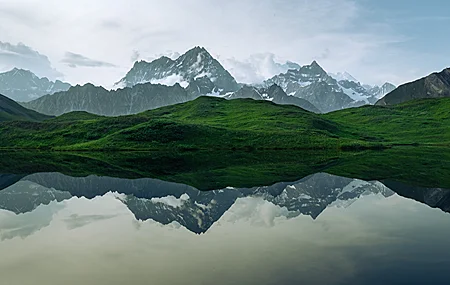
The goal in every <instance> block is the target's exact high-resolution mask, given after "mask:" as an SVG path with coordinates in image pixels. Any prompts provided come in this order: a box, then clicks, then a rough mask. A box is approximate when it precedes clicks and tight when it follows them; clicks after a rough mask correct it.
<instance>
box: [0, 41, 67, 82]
mask: <svg viewBox="0 0 450 285" xmlns="http://www.w3.org/2000/svg"><path fill="white" fill-rule="evenodd" d="M14 67H17V68H21V69H27V70H32V71H33V72H34V73H35V74H37V75H39V76H46V77H48V78H50V79H51V80H54V79H55V78H59V77H62V74H61V73H60V72H58V71H57V70H55V69H54V68H53V67H52V64H51V63H50V60H49V59H48V57H47V56H45V55H43V54H40V53H39V52H37V51H35V50H33V49H32V48H31V47H29V46H26V45H24V44H22V43H18V44H16V45H13V44H11V43H8V42H1V41H0V71H7V70H10V69H12V68H14Z"/></svg>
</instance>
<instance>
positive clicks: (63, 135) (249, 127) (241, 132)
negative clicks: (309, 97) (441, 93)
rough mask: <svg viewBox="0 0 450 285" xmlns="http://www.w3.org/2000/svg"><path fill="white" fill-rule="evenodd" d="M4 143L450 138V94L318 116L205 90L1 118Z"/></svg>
mask: <svg viewBox="0 0 450 285" xmlns="http://www.w3.org/2000/svg"><path fill="white" fill-rule="evenodd" d="M0 132H1V136H0V148H3V149H14V148H16V149H52V150H89V151H91V150H167V149H181V150H186V149H199V150H230V149H272V150H276V149H339V148H341V149H356V148H384V147H390V146H393V145H398V144H427V145H447V144H449V143H450V99H448V98H444V99H428V100H419V101H412V102H409V103H406V104H402V105H397V106H392V107H380V106H366V107H361V108H353V109H347V110H342V111H338V112H333V113H330V114H326V115H318V114H314V113H310V112H307V111H305V110H303V109H301V108H298V107H295V106H286V105H276V104H273V103H271V102H267V101H254V100H251V99H237V100H224V99H220V98H212V97H200V98H198V99H196V100H194V101H191V102H187V103H183V104H178V105H173V106H169V107H163V108H160V109H156V110H151V111H147V112H144V113H141V114H137V115H131V116H122V117H102V116H96V115H91V114H88V113H84V112H75V113H70V114H66V115H62V116H60V117H57V118H54V119H50V120H46V121H43V122H23V121H22V122H3V123H0Z"/></svg>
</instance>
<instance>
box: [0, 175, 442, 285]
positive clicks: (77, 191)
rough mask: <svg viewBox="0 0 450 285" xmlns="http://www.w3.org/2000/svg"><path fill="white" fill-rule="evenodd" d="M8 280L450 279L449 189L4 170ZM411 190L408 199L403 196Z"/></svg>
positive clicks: (0, 194)
mask: <svg viewBox="0 0 450 285" xmlns="http://www.w3.org/2000/svg"><path fill="white" fill-rule="evenodd" d="M0 189H1V191H0V209H1V210H0V252H1V256H2V257H1V258H0V278H1V282H0V284H5V285H28V284H30V285H31V284H55V285H56V284H58V285H59V284H66V285H71V284H74V285H75V284H77V285H78V284H86V285H88V284H98V285H103V284H104V285H106V284H108V285H111V284H137V285H140V284H218V285H221V284H450V278H449V277H448V268H450V242H449V238H450V214H448V213H447V212H449V211H450V191H449V190H446V189H438V188H434V189H427V188H420V187H413V186H409V185H405V184H401V183H396V182H390V181H383V182H374V181H372V182H365V181H361V180H356V179H350V178H344V177H338V176H332V175H329V174H325V173H318V174H315V175H311V176H308V177H306V178H304V179H302V180H299V181H296V182H290V183H277V184H275V185H272V186H268V187H255V188H246V189H236V188H231V187H229V188H226V189H220V190H215V191H209V192H201V191H198V190H197V189H195V188H193V187H191V186H187V185H183V184H176V183H171V182H164V181H161V180H156V179H136V180H128V179H119V178H109V177H97V176H89V177H85V178H74V177H70V176H66V175H63V174H59V173H38V174H32V175H28V176H24V177H23V176H17V175H7V174H4V175H0ZM407 197H409V198H407Z"/></svg>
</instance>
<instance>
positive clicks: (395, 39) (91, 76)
mask: <svg viewBox="0 0 450 285" xmlns="http://www.w3.org/2000/svg"><path fill="white" fill-rule="evenodd" d="M131 1H132V2H131V3H132V4H131V5H130V2H129V1H125V0H117V1H108V0H98V1H90V0H77V1H75V0H66V1H53V0H51V1H50V0H49V1H40V0H24V1H15V0H0V35H1V40H2V41H6V42H14V43H16V42H21V41H26V42H27V44H29V45H31V46H33V48H35V49H38V50H40V51H42V52H45V54H46V55H47V56H48V57H49V58H50V60H51V61H52V62H53V64H54V67H55V68H56V69H58V70H59V71H61V72H63V73H64V74H65V77H66V80H68V81H69V82H71V83H72V84H76V83H80V84H83V83H86V82H93V83H95V84H102V85H107V84H112V83H113V82H117V80H119V79H120V78H121V77H123V75H124V74H125V73H126V72H127V71H128V70H129V69H130V68H131V67H132V64H130V55H132V54H133V56H132V57H131V58H132V59H133V60H138V59H145V60H150V59H152V58H154V55H160V54H164V53H165V51H169V50H170V51H174V55H175V54H176V52H178V53H183V52H185V51H186V50H188V49H190V48H192V47H194V46H204V47H206V48H207V49H208V50H209V51H210V52H211V53H212V54H219V55H220V61H221V62H222V63H223V64H224V65H225V66H230V68H234V69H235V71H234V72H235V73H236V74H237V75H236V77H238V79H239V78H242V80H240V81H243V82H245V81H246V82H252V81H259V80H260V79H261V78H263V77H267V75H272V74H273V73H274V72H277V67H276V65H273V66H270V65H264V60H265V59H263V60H260V62H261V63H256V62H254V59H252V57H254V56H253V55H255V54H256V55H260V54H275V55H277V57H275V62H277V63H281V64H282V63H283V62H285V61H286V60H290V61H293V62H297V63H299V64H301V65H304V64H309V63H311V62H312V61H313V60H315V59H316V60H319V63H320V64H321V65H322V66H323V67H324V68H325V69H326V70H327V71H331V72H338V71H348V72H349V73H351V74H354V75H355V76H356V77H357V78H360V80H361V81H363V82H366V83H369V84H373V83H377V82H374V81H394V83H401V81H404V80H409V79H412V78H411V77H412V76H416V75H417V74H416V73H414V74H410V73H408V72H405V71H409V70H416V69H417V70H419V71H418V73H420V75H425V74H426V73H427V72H429V71H432V70H441V69H442V68H443V67H444V66H443V65H445V64H446V58H445V51H442V52H440V53H439V56H434V55H432V52H430V54H431V55H430V54H425V53H423V52H420V51H418V50H417V45H413V44H409V45H408V44H404V45H403V46H401V47H400V45H399V44H398V43H399V41H404V38H405V35H403V34H402V33H403V30H399V25H396V24H395V23H392V22H389V21H385V18H387V17H390V18H399V17H394V16H392V13H393V12H392V11H391V10H392V9H391V10H389V7H386V4H378V2H380V1H375V2H376V3H375V2H374V3H373V4H372V3H371V2H372V1H355V0H302V1H294V0H248V1H241V0H229V1H221V2H220V3H218V2H217V1H210V0H186V1H179V0H166V1H160V0H131ZM369 2H370V5H369ZM381 2H383V1H381ZM371 5H373V6H376V5H380V6H383V5H384V6H385V7H383V9H381V10H376V11H377V13H376V14H375V15H374V14H373V13H374V12H370V11H368V10H370V7H369V6H371ZM366 7H368V8H366ZM37 10H39V13H36V12H35V11H37ZM372 10H373V9H372ZM419 10H420V9H419ZM440 10H445V9H440ZM11 11H12V12H11ZM149 11H151V14H152V16H151V17H149V16H148V13H149ZM394 12H395V11H394ZM422 14H423V15H422ZM381 15H383V17H381ZM413 16H414V15H413ZM415 16H416V17H417V16H420V17H424V19H427V17H430V13H425V12H423V13H419V14H418V15H415ZM408 17H409V16H408ZM408 17H403V18H408ZM445 17H447V16H445V15H443V16H442V17H441V18H442V20H445ZM432 18H433V19H441V18H435V17H432ZM20 19H23V20H20ZM431 22H432V23H434V24H435V23H436V21H431ZM414 23H418V24H417V25H416V24H414ZM427 23H428V21H425V20H423V21H419V22H417V21H416V22H413V23H412V24H414V25H416V26H418V25H421V24H423V25H426V24H427ZM411 30H412V31H413V32H411V31H410V34H407V36H410V37H423V34H419V32H421V30H427V31H431V32H433V33H434V32H435V30H436V29H428V28H425V26H424V29H411ZM436 33H437V32H436ZM427 34H428V33H427ZM429 38H430V40H423V42H424V43H426V48H427V49H430V51H431V50H432V51H436V50H439V49H444V47H445V42H447V40H446V39H443V38H442V37H439V35H436V36H435V37H431V36H430V37H429ZM442 40H444V44H441V43H440V42H439V41H442ZM65 51H77V53H78V54H80V55H88V56H89V57H90V58H94V59H99V58H101V59H102V60H101V61H99V60H85V59H83V58H84V57H83V56H82V57H81V58H80V57H78V58H73V57H72V56H69V58H67V56H65V55H64V52H65ZM133 51H137V53H134V52H133ZM434 54H437V52H434ZM419 55H420V56H419ZM278 57H279V59H278ZM411 58H414V60H411ZM61 59H63V61H61ZM80 59H81V63H80ZM227 59H230V60H229V62H228V63H227V62H226V61H227ZM269 59H270V58H269ZM281 59H282V60H281ZM416 59H417V60H416ZM67 61H68V62H67ZM233 61H234V62H233ZM108 63H109V64H108ZM111 63H114V65H116V66H117V68H105V69H104V72H98V71H97V70H96V69H94V68H91V67H92V66H98V65H100V66H103V67H107V66H109V67H111V65H112V64H111ZM82 64H83V65H82ZM105 64H106V66H105ZM86 65H88V66H86ZM260 65H261V66H260ZM70 66H78V67H79V68H71V67H70ZM82 66H84V67H85V68H81V67H82ZM244 70H247V71H248V72H249V74H248V75H247V74H244ZM386 70H388V71H389V72H386ZM375 77H376V78H375ZM399 81H400V82H399Z"/></svg>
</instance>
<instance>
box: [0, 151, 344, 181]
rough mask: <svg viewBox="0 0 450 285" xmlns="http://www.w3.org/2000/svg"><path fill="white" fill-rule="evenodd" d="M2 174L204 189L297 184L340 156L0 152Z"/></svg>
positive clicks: (220, 152) (329, 153)
mask: <svg viewBox="0 0 450 285" xmlns="http://www.w3.org/2000/svg"><path fill="white" fill-rule="evenodd" d="M0 155H1V158H2V159H1V160H0V173H9V174H17V175H26V174H32V173H36V172H61V173H64V174H67V175H70V176H80V177H83V176H88V175H98V176H108V177H120V178H130V179H133V178H158V179H162V180H165V181H172V182H178V183H183V184H188V185H191V186H194V187H196V188H198V189H200V190H212V189H220V188H225V187H227V186H234V187H253V186H256V185H260V186H263V185H270V184H274V183H276V182H279V181H295V180H298V179H299V178H302V177H305V176H307V175H310V174H313V173H316V172H320V171H322V170H324V169H326V168H327V167H328V166H329V165H330V164H331V163H333V161H335V160H336V159H337V158H338V153H337V152H313V153H309V152H304V151H301V152H300V151H297V152H282V151H265V152H261V151H255V152H242V151H241V152H239V151H228V152H225V151H214V152H201V151H200V152H198V151H196V152H77V153H68V152H36V151H34V152H24V151H9V152H3V153H1V152H0Z"/></svg>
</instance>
